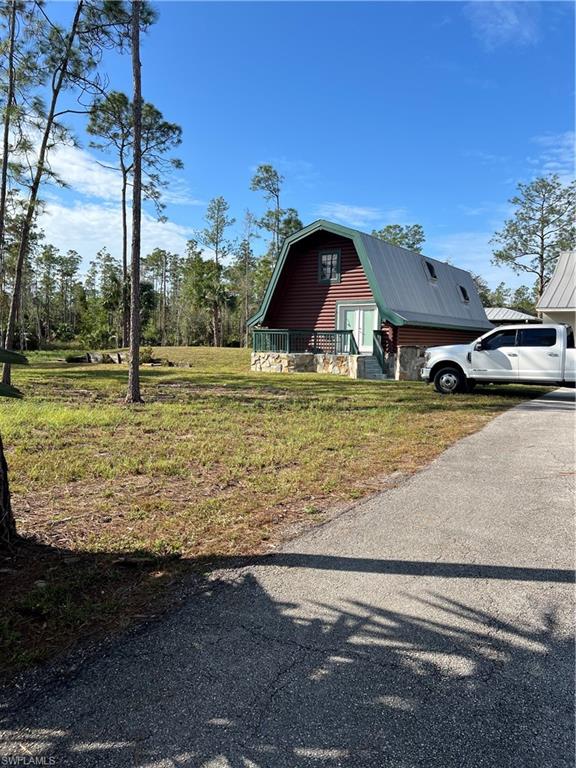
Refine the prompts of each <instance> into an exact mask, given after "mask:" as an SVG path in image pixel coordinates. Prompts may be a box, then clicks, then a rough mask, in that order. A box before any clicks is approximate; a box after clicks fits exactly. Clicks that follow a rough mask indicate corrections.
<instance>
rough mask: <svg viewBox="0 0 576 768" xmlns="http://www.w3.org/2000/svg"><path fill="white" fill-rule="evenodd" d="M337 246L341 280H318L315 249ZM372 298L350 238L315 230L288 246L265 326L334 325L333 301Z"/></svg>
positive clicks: (327, 327)
mask: <svg viewBox="0 0 576 768" xmlns="http://www.w3.org/2000/svg"><path fill="white" fill-rule="evenodd" d="M325 248H339V249H340V252H341V260H340V270H341V282H340V283H336V284H334V285H321V284H320V283H319V282H318V251H320V250H324V249H325ZM345 300H348V301H349V300H358V301H373V296H372V291H371V289H370V286H369V285H368V280H367V279H366V275H365V274H364V269H363V268H362V265H361V264H360V260H359V258H358V254H357V253H356V249H355V248H354V244H353V242H352V241H351V240H348V239H346V238H344V237H339V236H338V235H332V234H329V233H326V232H319V233H317V234H315V235H312V236H311V237H308V238H306V239H305V240H304V241H303V242H301V243H296V244H295V245H293V246H292V248H291V249H290V251H289V253H288V258H287V260H286V264H285V265H284V269H283V270H282V275H281V276H280V279H279V280H278V284H277V286H276V290H275V291H274V296H273V297H272V301H271V302H270V307H269V309H268V312H267V314H266V318H265V319H264V322H263V323H262V324H263V325H265V326H267V327H268V328H295V329H298V328H306V329H308V328H310V329H312V328H314V329H316V330H323V331H329V330H334V329H335V328H336V302H337V301H345Z"/></svg>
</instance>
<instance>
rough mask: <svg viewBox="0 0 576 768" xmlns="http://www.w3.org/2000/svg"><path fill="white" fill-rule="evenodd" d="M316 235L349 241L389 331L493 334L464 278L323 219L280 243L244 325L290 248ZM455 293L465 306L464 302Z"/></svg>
mask: <svg viewBox="0 0 576 768" xmlns="http://www.w3.org/2000/svg"><path fill="white" fill-rule="evenodd" d="M321 230H325V231H327V232H331V233H333V234H336V235H341V236H342V237H347V238H349V239H350V240H352V241H353V243H354V246H355V248H356V252H357V254H358V258H359V259H360V263H361V264H362V267H363V268H364V272H365V274H366V278H367V280H368V282H369V284H370V287H371V289H372V293H373V294H374V300H375V301H376V304H377V305H378V309H379V310H380V315H381V317H382V319H383V320H388V321H390V322H391V323H392V324H394V325H405V324H406V323H410V324H412V325H422V326H433V327H436V328H465V329H468V328H469V329H472V330H482V329H485V330H490V329H491V328H493V325H492V323H490V321H489V320H488V318H487V317H486V313H485V311H484V307H483V306H482V302H481V301H480V297H479V296H478V291H477V290H476V286H475V285H474V281H473V280H472V277H471V275H470V273H469V272H466V271H465V270H463V269H458V268H457V267H453V266H451V265H450V264H446V263H445V262H443V261H437V260H436V259H430V258H428V257H426V256H423V255H422V254H420V253H415V252H414V251H410V250H408V249H406V248H400V247H398V246H396V245H392V244H391V243H387V242H385V241H384V240H380V239H379V238H377V237H373V236H372V235H366V234H364V233H363V232H359V231H358V230H356V229H351V228H350V227H344V226H342V225H341V224H334V223H332V222H330V221H325V220H323V219H320V220H319V221H315V222H313V223H312V224H309V225H308V226H307V227H304V228H303V229H301V230H299V231H298V232H295V233H294V234H293V235H290V237H288V238H286V240H285V241H284V245H283V246H282V251H281V253H280V256H279V257H278V261H277V262H276V266H275V267H274V271H273V273H272V277H271V278H270V282H269V284H268V287H267V289H266V292H265V294H264V298H263V300H262V304H261V306H260V309H259V310H258V312H257V313H256V314H255V315H254V316H253V317H252V318H250V320H249V321H248V323H249V325H256V324H257V323H260V322H262V321H263V320H264V319H265V317H266V312H267V311H268V307H269V305H270V301H271V299H272V296H273V294H274V290H275V288H276V285H277V283H278V279H279V277H280V274H281V273H282V269H283V267H284V264H285V262H286V258H287V256H288V253H289V251H290V248H291V246H292V245H293V244H294V243H296V242H298V241H300V240H302V239H304V238H306V237H308V236H309V235H311V234H313V233H315V232H318V231H321ZM426 262H429V263H430V264H431V266H432V267H433V269H434V272H435V278H433V277H431V275H430V273H429V271H428V268H427V267H426ZM461 287H462V288H463V289H464V291H465V292H466V295H467V297H468V300H465V298H464V295H463V293H462V291H461Z"/></svg>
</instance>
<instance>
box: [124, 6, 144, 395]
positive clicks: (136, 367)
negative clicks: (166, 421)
mask: <svg viewBox="0 0 576 768" xmlns="http://www.w3.org/2000/svg"><path fill="white" fill-rule="evenodd" d="M140 1H141V0H132V20H131V40H132V79H133V83H134V99H133V106H132V108H133V110H134V113H133V114H134V129H133V130H134V186H133V188H132V258H131V275H130V287H131V290H130V361H129V371H128V392H127V393H126V402H127V403H141V402H142V397H141V395H140V224H141V219H142V81H141V65H140Z"/></svg>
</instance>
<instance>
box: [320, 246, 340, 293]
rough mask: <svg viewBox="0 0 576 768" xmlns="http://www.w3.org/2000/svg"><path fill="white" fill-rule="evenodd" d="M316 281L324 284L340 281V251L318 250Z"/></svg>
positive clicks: (336, 249) (335, 249)
mask: <svg viewBox="0 0 576 768" xmlns="http://www.w3.org/2000/svg"><path fill="white" fill-rule="evenodd" d="M318 282H319V283H322V284H324V285H330V284H331V283H339V282H340V251H339V250H338V248H334V249H332V250H330V251H320V253H319V254H318Z"/></svg>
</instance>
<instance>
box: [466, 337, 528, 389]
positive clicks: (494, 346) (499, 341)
mask: <svg viewBox="0 0 576 768" xmlns="http://www.w3.org/2000/svg"><path fill="white" fill-rule="evenodd" d="M480 345H481V347H482V348H481V349H479V350H478V349H474V350H473V351H472V360H471V366H470V367H471V371H470V376H471V377H472V378H474V379H477V380H478V381H482V379H486V380H487V381H498V379H502V380H505V381H517V379H518V352H517V350H516V329H515V328H503V329H502V330H500V331H495V332H494V333H492V334H490V336H485V337H484V338H483V339H482V340H481V342H480Z"/></svg>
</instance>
